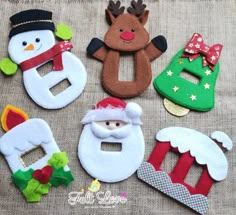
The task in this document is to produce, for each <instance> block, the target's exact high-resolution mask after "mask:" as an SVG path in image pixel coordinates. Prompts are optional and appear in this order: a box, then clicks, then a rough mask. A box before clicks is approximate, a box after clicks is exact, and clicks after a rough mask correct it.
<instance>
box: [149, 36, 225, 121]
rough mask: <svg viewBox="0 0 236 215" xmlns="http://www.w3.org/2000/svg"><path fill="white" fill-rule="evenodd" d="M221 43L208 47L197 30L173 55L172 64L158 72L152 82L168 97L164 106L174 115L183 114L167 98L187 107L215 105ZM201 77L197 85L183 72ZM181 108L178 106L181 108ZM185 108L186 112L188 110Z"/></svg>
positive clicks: (184, 112) (210, 107)
mask: <svg viewBox="0 0 236 215" xmlns="http://www.w3.org/2000/svg"><path fill="white" fill-rule="evenodd" d="M222 47H223V46H222V45H221V44H215V45H213V46H211V47H210V46H208V45H206V44H205V43H204V42H203V38H202V36H201V35H200V34H199V33H194V34H193V36H192V38H191V40H190V41H189V42H188V44H187V46H186V47H185V48H184V49H181V50H180V51H179V52H178V53H177V54H176V55H175V56H174V58H173V60H172V61H171V63H170V64H169V66H168V67H167V68H166V69H165V70H164V71H163V72H162V73H161V74H160V75H158V76H157V77H156V78H155V80H154V82H153V84H154V87H155V89H156V90H157V92H159V93H160V94H161V95H163V96H164V97H165V98H166V99H165V102H164V106H165V108H166V109H167V111H169V112H170V113H171V114H173V115H177V116H181V115H182V114H181V113H180V114H179V111H178V110H176V109H175V108H170V107H171V105H170V104H169V102H167V101H166V100H170V102H173V104H176V105H177V106H178V105H179V106H180V107H182V109H183V110H184V109H185V110H186V109H187V110H189V109H191V110H196V111H209V110H211V109H212V108H213V107H214V88H215V84H216V79H217V76H218V73H219V63H218V60H219V57H220V53H221V50H222ZM183 71H185V72H187V73H190V74H191V75H193V76H196V77H197V78H198V79H200V81H199V83H198V84H195V83H193V82H190V81H188V80H186V79H185V78H183V77H181V72H183ZM180 107H177V108H179V109H181V108H180ZM185 110H184V111H183V115H185V114H187V113H188V111H185Z"/></svg>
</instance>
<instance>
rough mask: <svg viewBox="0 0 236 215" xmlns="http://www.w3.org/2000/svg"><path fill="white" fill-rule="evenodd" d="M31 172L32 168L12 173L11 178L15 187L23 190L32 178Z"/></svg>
mask: <svg viewBox="0 0 236 215" xmlns="http://www.w3.org/2000/svg"><path fill="white" fill-rule="evenodd" d="M33 172H34V170H33V169H29V170H27V171H25V172H23V171H22V170H18V171H17V172H15V173H14V174H12V176H11V178H12V180H13V182H14V183H15V185H16V186H17V187H19V188H20V189H21V190H24V189H25V188H26V187H27V185H28V182H29V181H30V180H31V179H32V174H33Z"/></svg>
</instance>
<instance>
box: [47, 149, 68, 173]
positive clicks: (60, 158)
mask: <svg viewBox="0 0 236 215" xmlns="http://www.w3.org/2000/svg"><path fill="white" fill-rule="evenodd" d="M68 163H69V160H68V158H67V154H66V152H58V153H54V154H53V155H52V157H51V158H50V159H49V160H48V164H50V165H51V166H53V167H55V168H57V169H58V168H61V167H64V166H65V165H66V164H68Z"/></svg>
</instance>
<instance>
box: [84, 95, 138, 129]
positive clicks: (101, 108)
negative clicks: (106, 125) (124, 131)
mask: <svg viewBox="0 0 236 215" xmlns="http://www.w3.org/2000/svg"><path fill="white" fill-rule="evenodd" d="M141 115H142V108H141V107H140V106H139V105H138V104H136V103H134V102H129V103H126V102H124V101H122V100H120V99H118V98H114V97H108V98H105V99H103V100H101V101H100V102H98V103H97V104H96V105H95V107H94V109H92V110H89V111H88V112H87V113H86V115H85V117H84V118H83V119H82V121H81V122H82V124H88V123H91V122H94V121H106V120H121V121H124V122H127V123H132V124H135V125H141V124H142V122H141V120H140V116H141Z"/></svg>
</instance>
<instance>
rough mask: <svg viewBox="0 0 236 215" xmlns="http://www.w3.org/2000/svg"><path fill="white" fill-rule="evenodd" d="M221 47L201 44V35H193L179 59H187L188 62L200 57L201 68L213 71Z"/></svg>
mask: <svg viewBox="0 0 236 215" xmlns="http://www.w3.org/2000/svg"><path fill="white" fill-rule="evenodd" d="M222 48H223V45H221V44H215V45H213V46H208V45H206V44H204V43H203V39H202V36H201V34H199V33H194V34H193V36H192V38H191V40H190V41H189V42H188V44H187V45H186V47H185V49H184V53H183V54H182V55H181V57H188V58H189V60H190V61H192V60H194V59H196V58H197V57H199V56H200V55H202V64H203V66H209V68H210V69H211V70H212V71H214V66H215V65H216V63H217V62H218V60H219V57H220V54H221V51H222Z"/></svg>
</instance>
